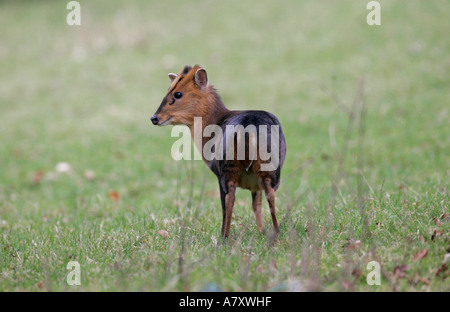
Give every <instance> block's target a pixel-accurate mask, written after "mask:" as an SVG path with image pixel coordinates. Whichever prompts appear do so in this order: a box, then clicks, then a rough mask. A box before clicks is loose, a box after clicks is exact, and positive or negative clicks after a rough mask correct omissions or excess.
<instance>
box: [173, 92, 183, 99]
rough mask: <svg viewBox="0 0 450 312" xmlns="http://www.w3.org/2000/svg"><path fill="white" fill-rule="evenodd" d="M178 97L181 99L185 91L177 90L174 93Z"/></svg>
mask: <svg viewBox="0 0 450 312" xmlns="http://www.w3.org/2000/svg"><path fill="white" fill-rule="evenodd" d="M173 96H174V97H175V98H176V99H181V97H182V96H183V93H181V92H175V94H174V95H173Z"/></svg>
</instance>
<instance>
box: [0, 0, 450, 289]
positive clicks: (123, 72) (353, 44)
mask: <svg viewBox="0 0 450 312" xmlns="http://www.w3.org/2000/svg"><path fill="white" fill-rule="evenodd" d="M79 2H80V3H81V23H82V24H81V26H68V25H67V23H66V16H67V14H68V13H69V11H68V10H67V9H66V4H67V1H50V0H48V1H0V29H1V30H0V73H1V74H0V137H1V142H0V291H24V290H25V291H80V290H81V291H123V290H125V291H130V290H137V291H141V290H142V291H199V290H223V291H270V290H276V291H277V290H278V291H285V290H287V291H289V290H306V291H309V290H320V291H428V290H429V291H450V279H449V274H450V269H447V267H448V266H450V262H448V261H449V260H448V256H447V258H445V256H446V255H448V254H449V253H450V216H449V213H450V212H449V209H448V206H449V174H450V157H449V155H450V140H449V134H450V126H449V122H448V120H449V113H450V112H449V110H450V106H449V101H450V94H449V93H450V92H449V91H450V89H449V86H450V75H449V72H450V54H449V51H450V40H449V37H448V32H449V30H450V20H449V17H448V12H449V11H450V3H449V2H448V1H447V0H436V1H431V2H430V1H419V0H411V1H407V2H406V1H404V2H402V1H379V2H380V3H381V25H380V26H368V25H367V23H366V16H367V14H368V12H369V11H368V10H367V9H366V4H367V2H366V1H357V0H353V1H349V0H345V1H331V0H326V1H325V0H324V1H298V0H290V1H283V2H277V1H261V0H258V1H253V0H252V1H235V0H231V1H220V2H219V1H144V0H135V1H116V0H113V1H99V0H96V1H83V0H81V1H79ZM197 63H199V64H201V65H202V66H204V67H205V68H206V69H207V71H208V77H209V79H210V82H211V83H212V84H213V85H215V86H216V88H217V89H218V90H219V93H220V94H221V96H222V98H223V101H224V103H225V104H226V105H227V106H228V108H230V109H263V110H268V111H271V112H273V113H275V114H276V115H277V116H278V118H279V119H280V121H281V123H282V125H283V130H284V133H285V136H286V141H287V148H288V151H287V159H286V162H285V165H284V168H283V171H282V185H281V186H280V188H279V190H278V191H277V196H278V197H277V209H278V218H279V222H280V226H281V233H280V234H279V235H278V237H277V238H276V240H275V241H274V239H273V236H272V235H271V233H270V229H271V221H270V214H269V209H268V205H267V203H266V202H265V201H264V204H263V217H264V225H265V227H266V228H267V229H268V231H267V234H266V235H264V234H259V233H258V231H257V229H256V222H255V218H254V215H253V212H252V209H251V196H250V193H249V192H248V191H244V190H238V192H237V198H236V205H235V209H234V219H233V221H232V237H231V238H230V239H229V240H227V241H223V240H222V238H221V236H220V226H221V222H222V220H221V219H222V215H221V208H220V199H219V190H218V185H217V181H216V178H215V176H214V175H213V174H212V172H210V171H209V169H208V168H207V167H206V166H205V165H204V164H203V163H202V162H201V161H180V162H176V161H174V160H173V159H172V158H171V156H170V148H171V146H172V144H173V143H174V142H175V141H176V140H177V138H172V137H171V136H170V130H171V129H170V127H164V128H162V127H155V126H153V125H151V123H150V120H149V118H150V117H151V115H153V113H154V112H155V111H156V109H157V108H158V106H159V103H160V102H161V99H162V98H163V96H164V95H165V92H166V90H167V87H168V86H169V78H168V77H167V73H169V72H179V71H180V70H181V69H182V68H183V66H184V65H186V64H189V65H194V64H197ZM445 259H447V263H446V264H445V263H444V261H445ZM69 261H77V262H78V263H79V264H80V272H81V285H80V286H69V285H68V283H67V281H66V277H67V276H68V273H69V272H70V270H68V269H67V267H66V266H67V264H68V262H69ZM371 261H377V262H378V263H379V264H380V266H381V271H380V274H381V284H380V285H368V283H367V280H366V277H367V275H368V273H370V272H371V270H370V269H369V270H368V269H367V264H368V263H369V262H371Z"/></svg>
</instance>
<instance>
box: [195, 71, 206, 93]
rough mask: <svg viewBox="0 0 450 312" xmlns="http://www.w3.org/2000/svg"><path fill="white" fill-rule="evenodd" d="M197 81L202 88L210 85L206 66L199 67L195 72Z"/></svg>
mask: <svg viewBox="0 0 450 312" xmlns="http://www.w3.org/2000/svg"><path fill="white" fill-rule="evenodd" d="M195 83H196V84H197V86H199V87H200V89H202V88H204V87H206V86H207V85H208V75H206V70H205V69H204V68H199V69H197V71H196V72H195Z"/></svg>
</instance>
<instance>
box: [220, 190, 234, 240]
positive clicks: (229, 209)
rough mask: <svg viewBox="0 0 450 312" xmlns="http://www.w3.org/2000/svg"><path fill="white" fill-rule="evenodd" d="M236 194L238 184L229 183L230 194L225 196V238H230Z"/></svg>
mask: <svg viewBox="0 0 450 312" xmlns="http://www.w3.org/2000/svg"><path fill="white" fill-rule="evenodd" d="M235 192H236V184H235V183H234V182H228V193H227V194H226V195H225V228H224V231H223V233H222V234H223V237H225V238H227V237H229V236H230V228H231V216H232V214H233V206H234V199H235Z"/></svg>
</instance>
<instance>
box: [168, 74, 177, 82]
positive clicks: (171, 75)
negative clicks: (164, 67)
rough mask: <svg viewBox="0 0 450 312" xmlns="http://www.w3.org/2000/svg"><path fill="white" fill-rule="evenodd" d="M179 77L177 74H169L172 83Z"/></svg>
mask: <svg viewBox="0 0 450 312" xmlns="http://www.w3.org/2000/svg"><path fill="white" fill-rule="evenodd" d="M177 77H178V75H177V74H174V73H170V74H169V78H170V82H173V80H174V79H175V78H177Z"/></svg>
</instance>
